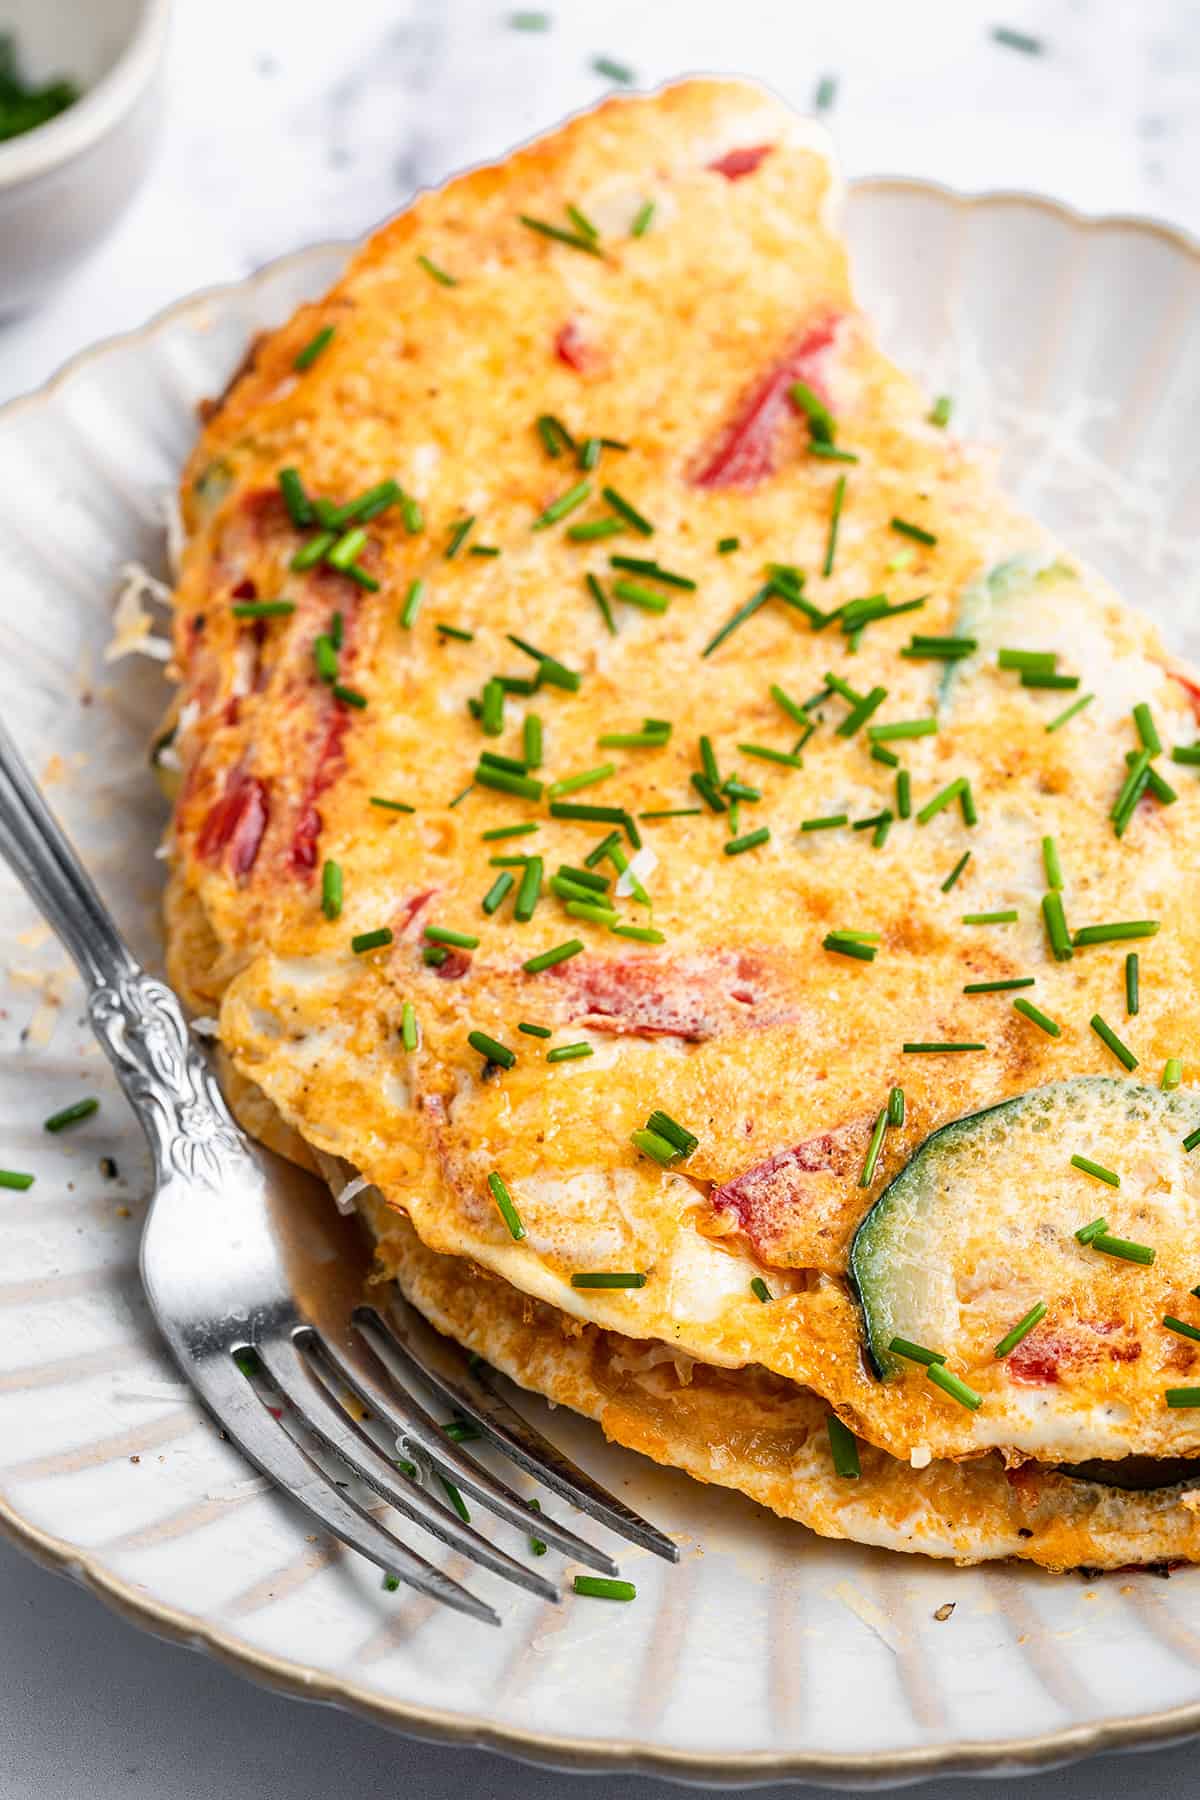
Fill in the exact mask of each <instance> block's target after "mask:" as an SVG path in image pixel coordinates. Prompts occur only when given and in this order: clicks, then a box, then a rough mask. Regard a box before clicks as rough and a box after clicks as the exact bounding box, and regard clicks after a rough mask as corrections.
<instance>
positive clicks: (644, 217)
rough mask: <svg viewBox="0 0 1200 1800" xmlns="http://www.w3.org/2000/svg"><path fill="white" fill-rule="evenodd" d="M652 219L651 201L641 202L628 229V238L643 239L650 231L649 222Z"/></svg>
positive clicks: (652, 203) (652, 205) (652, 204)
mask: <svg viewBox="0 0 1200 1800" xmlns="http://www.w3.org/2000/svg"><path fill="white" fill-rule="evenodd" d="M653 217H654V202H653V200H643V202H642V204H641V205H640V206H639V207H638V209H637V212H636V213H635V215H634V220H633V224H632V225H631V226H630V227H629V235H630V237H635V238H640V237H645V235H646V233H647V232H648V231H649V229H650V221H651V220H652V219H653Z"/></svg>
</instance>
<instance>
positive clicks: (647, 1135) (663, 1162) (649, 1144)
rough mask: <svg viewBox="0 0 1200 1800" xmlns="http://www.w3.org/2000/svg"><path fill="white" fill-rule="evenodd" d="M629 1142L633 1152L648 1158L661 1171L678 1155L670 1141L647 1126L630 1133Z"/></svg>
mask: <svg viewBox="0 0 1200 1800" xmlns="http://www.w3.org/2000/svg"><path fill="white" fill-rule="evenodd" d="M629 1141H630V1143H631V1144H632V1145H633V1147H634V1149H635V1150H640V1151H641V1153H642V1155H643V1156H648V1157H649V1158H650V1160H651V1162H656V1163H658V1165H659V1167H660V1168H663V1169H666V1168H669V1167H670V1165H671V1164H672V1163H673V1162H675V1161H676V1159H677V1158H678V1155H679V1152H678V1151H677V1150H676V1148H675V1146H674V1145H673V1144H672V1143H671V1142H670V1140H669V1139H668V1138H665V1137H663V1136H662V1134H661V1132H657V1131H652V1130H651V1129H650V1127H649V1125H644V1126H642V1127H641V1128H640V1129H639V1130H637V1131H631V1132H630V1134H629Z"/></svg>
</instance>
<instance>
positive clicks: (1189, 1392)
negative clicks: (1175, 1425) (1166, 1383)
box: [1163, 1387, 1200, 1407]
mask: <svg viewBox="0 0 1200 1800" xmlns="http://www.w3.org/2000/svg"><path fill="white" fill-rule="evenodd" d="M1163 1399H1164V1400H1165V1401H1166V1403H1167V1405H1168V1406H1171V1407H1182V1406H1200V1387H1177V1388H1166V1389H1164V1392H1163Z"/></svg>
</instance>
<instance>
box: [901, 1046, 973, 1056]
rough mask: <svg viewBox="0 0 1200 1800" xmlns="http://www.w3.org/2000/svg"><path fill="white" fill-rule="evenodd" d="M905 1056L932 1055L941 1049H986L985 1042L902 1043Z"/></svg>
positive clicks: (938, 1052) (941, 1050)
mask: <svg viewBox="0 0 1200 1800" xmlns="http://www.w3.org/2000/svg"><path fill="white" fill-rule="evenodd" d="M900 1048H901V1049H902V1050H903V1051H904V1054H905V1056H932V1055H937V1054H940V1053H941V1052H943V1051H955V1050H986V1049H987V1045H986V1044H902V1045H901V1046H900Z"/></svg>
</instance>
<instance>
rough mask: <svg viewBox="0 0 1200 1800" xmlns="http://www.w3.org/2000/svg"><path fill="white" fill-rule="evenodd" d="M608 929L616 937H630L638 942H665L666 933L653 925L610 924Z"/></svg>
mask: <svg viewBox="0 0 1200 1800" xmlns="http://www.w3.org/2000/svg"><path fill="white" fill-rule="evenodd" d="M609 930H610V931H612V932H614V933H615V935H616V936H617V937H627V938H632V939H634V941H635V942H636V943H639V944H665V943H666V941H667V934H666V932H665V931H658V930H656V929H655V927H654V926H653V925H611V926H610V927H609Z"/></svg>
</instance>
